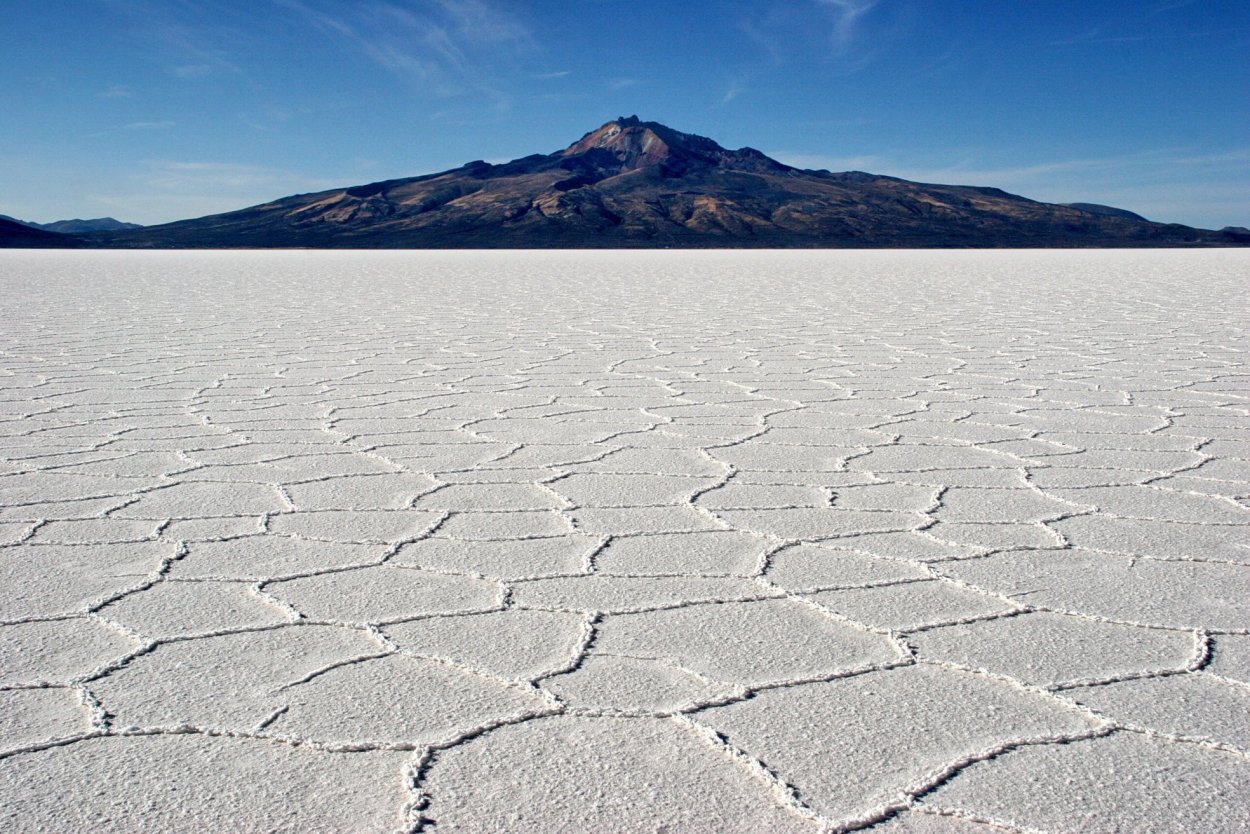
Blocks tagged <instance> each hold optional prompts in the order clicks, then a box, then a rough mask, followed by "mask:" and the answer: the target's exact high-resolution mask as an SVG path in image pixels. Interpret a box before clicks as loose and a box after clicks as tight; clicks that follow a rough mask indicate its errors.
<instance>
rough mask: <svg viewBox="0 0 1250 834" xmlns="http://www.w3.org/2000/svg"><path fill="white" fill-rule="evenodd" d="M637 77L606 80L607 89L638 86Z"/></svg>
mask: <svg viewBox="0 0 1250 834" xmlns="http://www.w3.org/2000/svg"><path fill="white" fill-rule="evenodd" d="M638 83H639V82H638V79H637V78H614V79H612V80H611V81H609V82H608V89H609V90H626V89H628V88H630V87H636V86H638Z"/></svg>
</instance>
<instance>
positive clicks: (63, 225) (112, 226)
mask: <svg viewBox="0 0 1250 834" xmlns="http://www.w3.org/2000/svg"><path fill="white" fill-rule="evenodd" d="M0 220H8V221H9V222H11V223H18V224H20V225H22V226H29V227H30V228H32V229H43V230H44V231H45V232H61V233H62V234H67V235H73V234H78V233H80V232H118V231H123V230H126V229H142V228H143V227H142V226H140V225H139V224H138V223H123V222H122V221H120V220H116V219H114V218H112V217H97V218H95V219H94V220H55V221H53V222H51V223H35V222H33V221H31V220H18V219H17V218H16V217H9V216H8V215H7V214H0Z"/></svg>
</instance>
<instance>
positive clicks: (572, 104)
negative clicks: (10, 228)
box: [0, 0, 1250, 228]
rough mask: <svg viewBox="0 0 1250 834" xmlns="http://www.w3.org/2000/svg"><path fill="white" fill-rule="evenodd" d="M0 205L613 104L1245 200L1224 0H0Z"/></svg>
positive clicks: (54, 202)
mask: <svg viewBox="0 0 1250 834" xmlns="http://www.w3.org/2000/svg"><path fill="white" fill-rule="evenodd" d="M0 72H2V73H3V75H2V77H3V78H5V79H6V82H5V84H3V85H0V213H3V214H9V215H13V216H15V217H19V218H22V219H27V220H35V221H39V222H47V221H51V220H56V219H62V218H70V217H96V216H102V215H112V216H114V217H118V218H120V219H123V220H131V221H134V222H141V223H155V222H163V221H168V220H175V219H181V218H185V217H193V216H199V215H203V214H208V213H213V212H218V211H226V210H230V209H234V208H242V207H244V206H246V205H251V204H254V203H258V202H263V201H266V200H270V199H273V198H276V197H280V196H285V195H287V194H292V193H296V192H303V191H312V190H317V189H321V188H331V187H335V186H344V185H353V184H358V183H363V182H369V181H373V180H380V179H387V178H392V177H401V176H411V175H415V174H421V173H428V172H430V171H437V170H441V169H444V168H450V167H453V166H456V165H460V164H462V163H464V162H466V161H469V160H471V159H475V158H484V159H488V160H491V161H500V160H505V159H510V158H513V157H517V156H523V155H525V154H529V153H535V152H549V151H552V150H556V149H557V148H561V147H564V146H565V145H567V144H568V143H570V142H572V141H573V140H575V139H577V138H578V137H579V136H581V134H582V133H584V132H586V131H588V130H591V129H593V128H595V127H597V126H598V125H599V124H601V123H603V122H604V121H606V120H608V119H610V118H612V117H615V116H618V115H628V114H633V113H637V114H638V115H639V116H641V117H642V118H644V119H652V120H656V121H661V122H664V123H665V124H668V125H670V126H671V127H674V128H677V129H679V130H684V131H687V132H692V133H700V134H703V135H706V136H711V137H712V138H714V139H716V140H717V141H719V142H720V143H721V144H723V145H726V146H728V147H740V146H743V145H750V146H751V147H755V148H758V149H760V150H762V151H764V152H766V153H768V154H770V155H772V156H775V157H777V158H778V159H781V160H783V161H786V162H789V163H791V164H797V165H802V166H804V167H822V168H830V169H833V170H849V169H860V170H867V171H872V172H874V173H883V174H892V175H896V176H902V177H907V178H909V179H918V180H922V181H930V182H952V183H971V184H978V185H995V186H999V187H1002V188H1005V189H1007V190H1009V191H1012V192H1015V193H1018V194H1023V195H1025V196H1028V197H1033V198H1035V199H1042V200H1052V201H1056V202H1071V201H1088V202H1102V203H1109V204H1112V205H1118V206H1122V207H1125V208H1129V209H1132V210H1134V211H1138V212H1140V213H1142V214H1145V215H1146V216H1147V217H1150V218H1151V219H1157V220H1162V221H1168V222H1181V223H1188V224H1191V225H1199V226H1204V227H1216V228H1218V227H1220V226H1224V225H1229V224H1233V225H1250V3H1246V2H1245V1H1244V0H1236V1H1230V2H1225V1H1224V0H1195V1H1191V2H1185V1H1184V0H1132V1H1131V2H1117V1H1116V0H1083V2H1068V0H993V2H990V1H989V0H979V1H978V0H962V2H961V0H876V2H873V0H706V2H702V1H701V0H666V1H665V2H656V1H655V0H631V1H630V2H620V1H619V0H612V2H608V1H607V0H548V1H547V2H538V1H536V2H520V0H514V1H513V2H502V0H337V1H336V0H246V2H230V1H229V0H203V1H202V2H193V0H77V1H75V0H7V2H5V4H4V15H3V22H2V23H0Z"/></svg>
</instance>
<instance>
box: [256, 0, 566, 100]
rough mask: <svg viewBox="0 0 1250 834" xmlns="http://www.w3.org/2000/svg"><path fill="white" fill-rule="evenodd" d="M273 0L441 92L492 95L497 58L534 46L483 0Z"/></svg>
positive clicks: (503, 13)
mask: <svg viewBox="0 0 1250 834" xmlns="http://www.w3.org/2000/svg"><path fill="white" fill-rule="evenodd" d="M276 2H278V3H279V4H280V5H282V6H283V7H285V8H286V9H288V10H289V11H290V12H292V13H293V14H294V15H295V16H296V17H297V18H298V19H299V20H300V21H302V22H303V23H304V24H306V25H308V26H311V27H312V28H314V29H316V30H318V31H320V32H322V33H324V34H325V35H327V36H329V37H330V38H332V39H333V40H335V41H337V42H338V43H340V44H342V45H344V46H346V47H347V48H349V49H351V50H352V51H354V52H356V53H358V54H360V55H362V56H364V57H365V58H367V59H368V60H370V61H372V62H373V63H375V64H377V65H378V66H379V67H382V68H383V69H385V70H387V71H388V72H390V73H393V74H395V75H397V76H400V77H404V78H410V79H412V80H415V81H419V82H421V83H422V84H423V87H424V88H425V89H428V90H431V91H433V92H434V93H435V94H437V95H442V96H450V95H454V94H456V93H459V92H463V91H465V90H476V91H478V92H486V93H491V94H495V95H497V91H496V89H495V88H496V86H497V85H496V84H495V76H496V75H498V74H499V73H500V72H501V71H502V70H501V69H500V64H501V63H507V62H508V61H509V60H510V59H512V58H515V57H516V56H518V55H519V54H521V53H524V52H528V51H531V50H532V49H533V41H532V38H531V35H530V32H529V30H528V29H527V28H526V27H525V26H524V25H523V24H522V23H521V22H520V21H519V20H518V19H517V18H516V17H514V16H513V14H512V13H511V12H509V11H506V10H504V9H502V8H500V7H497V6H495V5H493V4H492V3H488V2H485V0H420V2H415V3H411V4H407V5H401V4H398V3H392V2H382V1H381V0H376V1H375V2H368V3H354V4H340V3H327V2H324V0H276ZM550 77H560V75H559V74H552V75H551V76H550Z"/></svg>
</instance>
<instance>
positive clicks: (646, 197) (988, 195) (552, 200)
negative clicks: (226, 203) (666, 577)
mask: <svg viewBox="0 0 1250 834" xmlns="http://www.w3.org/2000/svg"><path fill="white" fill-rule="evenodd" d="M79 236H80V238H81V239H82V240H83V241H85V242H86V244H87V245H90V246H100V247H135V248H178V247H209V248H213V247H310V248H336V247H366V248H465V247H484V248H502V247H515V248H542V247H692V248H694V247H1107V246H1244V245H1250V236H1248V235H1243V234H1241V233H1240V232H1236V231H1227V230H1225V231H1218V232H1217V231H1209V230H1205V229H1194V228H1190V227H1188V226H1182V225H1178V224H1164V223H1154V222H1151V221H1149V220H1146V219H1144V218H1142V217H1141V216H1139V215H1137V214H1134V213H1133V212H1130V211H1125V210H1123V209H1116V208H1112V207H1109V206H1098V205H1093V204H1084V203H1077V204H1071V205H1062V204H1053V203H1042V202H1038V201H1035V200H1029V199H1027V198H1025V197H1020V196H1016V195H1014V194H1008V193H1007V192H1005V191H1001V190H999V189H997V188H982V187H974V186H961V185H936V184H925V183H916V182H909V181H907V180H903V179H899V178H897V177H888V176H881V175H877V174H868V173H864V172H860V171H850V172H844V173H831V172H829V171H812V170H803V169H799V168H794V167H791V166H789V165H785V164H782V163H781V162H778V161H777V160H775V159H770V158H769V157H767V156H765V155H764V154H763V153H761V152H759V151H757V150H754V149H752V148H740V149H738V150H728V149H726V148H723V147H721V146H720V145H718V144H717V143H716V142H714V141H712V140H711V139H708V138H705V137H702V136H695V135H692V134H688V133H682V132H680V131H677V130H674V129H672V128H670V127H667V126H665V125H662V124H659V123H657V122H645V121H641V120H640V119H638V118H637V117H635V116H630V117H628V118H624V117H623V118H619V119H615V120H613V121H610V122H608V123H607V124H604V125H603V126H602V127H599V128H597V129H595V130H592V131H591V132H589V133H587V134H586V135H584V136H582V137H581V138H580V139H578V140H577V141H575V142H573V143H572V144H570V145H569V146H568V147H566V148H564V149H562V150H559V151H555V152H554V153H548V154H534V155H532V156H526V157H522V158H521V159H515V160H513V161H511V162H507V163H504V164H501V165H491V164H489V163H486V162H481V161H477V162H470V163H468V164H467V165H463V166H461V167H459V168H455V169H452V170H450V171H444V172H441V173H436V174H428V175H425V176H419V177H409V178H405V179H396V180H387V181H385V182H375V183H370V184H367V185H357V186H352V187H348V188H336V189H331V190H328V191H320V192H317V193H314V194H299V195H295V196H292V197H285V198H283V199H280V200H275V201H273V202H269V203H265V204H263V205H258V206H252V207H250V208H245V209H242V210H239V211H233V212H228V213H225V214H216V215H211V216H208V217H201V218H198V219H195V220H183V221H179V222H176V223H166V224H163V225H160V226H147V227H143V228H139V229H126V230H106V231H89V232H83V233H81V234H80V235H79Z"/></svg>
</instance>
